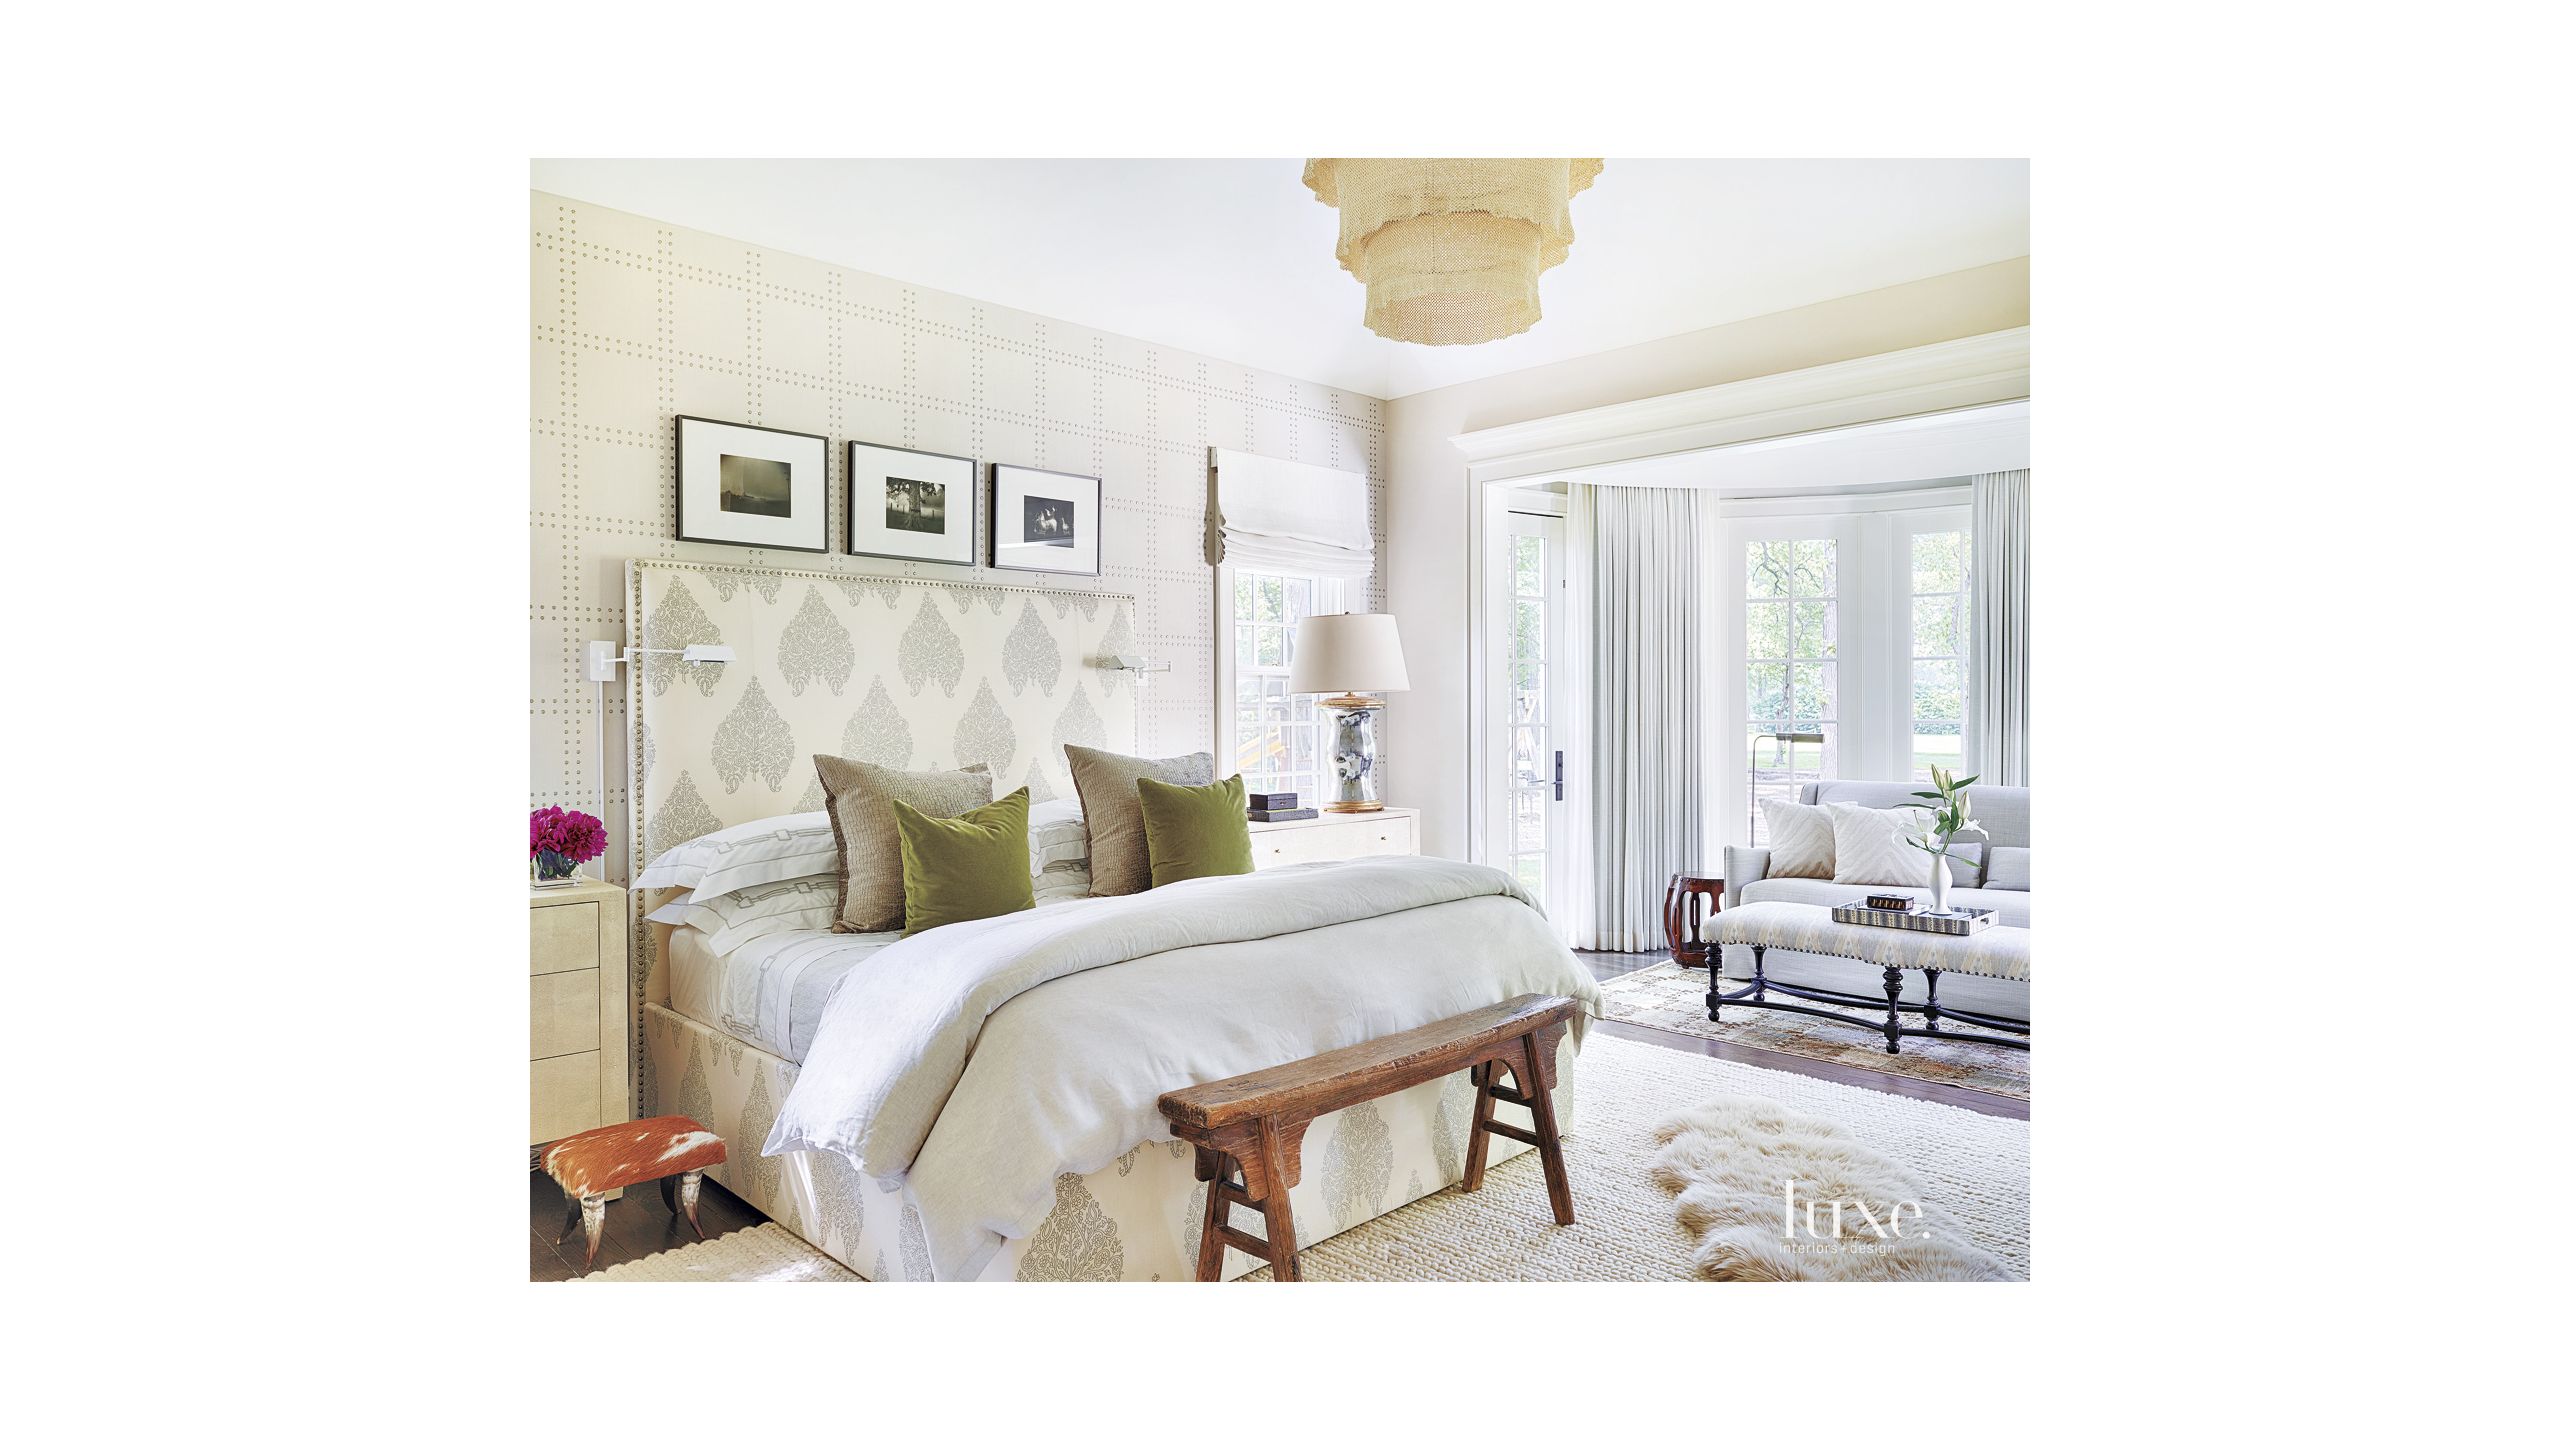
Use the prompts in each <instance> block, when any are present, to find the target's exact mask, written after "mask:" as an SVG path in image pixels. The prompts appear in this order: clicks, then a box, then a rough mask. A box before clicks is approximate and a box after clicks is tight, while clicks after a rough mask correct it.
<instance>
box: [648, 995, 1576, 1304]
mask: <svg viewBox="0 0 2560 1440" xmlns="http://www.w3.org/2000/svg"><path fill="white" fill-rule="evenodd" d="M641 1031H642V1034H641V1043H642V1044H643V1045H644V1046H646V1047H647V1050H648V1065H647V1067H646V1073H647V1075H648V1077H649V1084H648V1091H649V1093H647V1094H645V1095H643V1096H642V1104H643V1108H644V1109H645V1111H646V1113H648V1114H651V1115H665V1114H669V1113H673V1112H676V1111H681V1112H683V1113H684V1114H687V1115H690V1116H692V1117H693V1118H694V1119H696V1120H698V1121H700V1122H702V1123H703V1124H705V1125H708V1126H710V1127H711V1128H712V1129H713V1130H716V1131H718V1132H719V1134H720V1138H721V1139H723V1140H725V1141H727V1142H728V1146H729V1156H730V1158H729V1161H728V1163H727V1164H725V1165H716V1166H713V1167H712V1168H711V1169H710V1170H709V1171H707V1172H705V1173H707V1174H709V1175H710V1176H711V1177H712V1178H713V1179H714V1180H717V1181H719V1182H720V1184H722V1185H723V1186H726V1187H727V1188H728V1189H730V1190H731V1191H733V1192H735V1193H736V1194H737V1195H738V1196H739V1197H740V1198H742V1199H744V1200H746V1201H747V1202H748V1203H749V1204H751V1205H753V1206H755V1207H756V1208H757V1209H759V1210H762V1211H763V1212H764V1213H765V1214H766V1215H768V1216H770V1217H771V1218H772V1219H774V1220H775V1221H777V1222H779V1223H781V1224H782V1225H784V1226H786V1227H788V1228H789V1229H790V1230H792V1231H793V1232H794V1233H796V1234H798V1235H799V1236H801V1237H802V1238H803V1239H806V1240H807V1241H808V1242H809V1243H810V1244H812V1245H815V1246H817V1247H818V1248H819V1249H821V1250H824V1251H826V1252H827V1253H828V1254H829V1255H832V1256H834V1257H835V1258H836V1259H838V1260H841V1261H843V1262H844V1263H845V1264H847V1265H849V1266H851V1267H853V1269H854V1271H855V1272H856V1273H857V1274H860V1275H862V1276H863V1277H864V1278H866V1279H871V1280H930V1279H933V1278H934V1275H933V1266H932V1262H931V1261H930V1260H929V1259H928V1257H927V1256H926V1254H925V1243H924V1225H923V1222H922V1220H921V1219H920V1218H919V1217H918V1215H917V1214H916V1210H915V1206H914V1203H913V1201H912V1199H911V1197H909V1196H908V1195H907V1193H906V1192H905V1190H904V1189H903V1188H902V1187H900V1186H899V1185H897V1184H896V1183H895V1182H892V1181H884V1180H877V1179H874V1178H872V1177H871V1176H868V1175H864V1174H862V1173H860V1172H858V1171H856V1170H855V1169H854V1168H853V1166H852V1164H851V1163H850V1162H848V1161H847V1160H845V1159H844V1158H843V1157H842V1156H839V1155H835V1154H831V1153H827V1152H824V1151H798V1152H794V1153H791V1154H785V1155H776V1156H770V1157H768V1156H764V1155H760V1154H759V1153H757V1152H759V1151H760V1150H762V1149H763V1148H764V1140H765V1135H766V1132H768V1131H769V1130H771V1129H772V1128H773V1120H774V1116H775V1115H776V1114H777V1113H779V1112H780V1110H781V1108H782V1097H783V1096H784V1095H785V1094H786V1093H788V1092H789V1090H790V1088H791V1084H792V1081H793V1080H795V1079H797V1078H798V1076H799V1073H800V1067H799V1066H797V1065H794V1064H792V1063H791V1062H790V1061H788V1060H785V1059H783V1058H782V1057H781V1056H779V1055H775V1054H773V1053H771V1052H770V1051H766V1050H759V1049H757V1048H756V1047H755V1046H752V1045H749V1044H747V1043H746V1042H745V1041H743V1040H740V1039H737V1038H736V1037H734V1036H731V1035H726V1034H723V1033H721V1032H720V1031H718V1030H715V1029H712V1028H711V1027H709V1026H707V1025H704V1024H701V1023H700V1022H698V1021H695V1020H693V1019H690V1018H688V1017H686V1016H683V1015H678V1014H676V1013H675V1012H674V1011H672V1010H669V1009H667V1008H665V1007H664V1006H661V1005H655V1004H652V1005H648V1006H645V1007H643V1010H642V1016H641ZM1574 1049H1575V1047H1574V1046H1573V1045H1572V1044H1571V1043H1569V1042H1568V1043H1567V1045H1566V1046H1565V1048H1564V1050H1563V1052H1562V1054H1561V1055H1560V1056H1559V1057H1558V1065H1559V1074H1558V1077H1557V1079H1558V1085H1557V1096H1556V1101H1557V1105H1556V1121H1557V1124H1558V1125H1559V1126H1560V1127H1561V1128H1562V1129H1564V1130H1566V1131H1567V1132H1570V1131H1571V1130H1572V1129H1573V1057H1574ZM670 1087H672V1088H670ZM1473 1103H1474V1091H1473V1090H1472V1089H1470V1088H1469V1086H1468V1084H1467V1077H1466V1076H1464V1075H1452V1076H1449V1077H1447V1078H1445V1079H1441V1080H1434V1081H1429V1082H1427V1083H1425V1084H1421V1085H1417V1086H1415V1087H1414V1088H1412V1089H1410V1090H1405V1091H1401V1092H1399V1093H1397V1094H1394V1095H1390V1096H1388V1097H1386V1098H1385V1099H1383V1100H1375V1101H1371V1102H1370V1103H1368V1104H1365V1105H1357V1106H1354V1107H1352V1108H1351V1109H1349V1110H1345V1111H1342V1112H1340V1113H1338V1114H1333V1115H1327V1116H1324V1117H1323V1118H1321V1119H1319V1120H1317V1121H1316V1122H1315V1124H1314V1125H1313V1126H1312V1127H1310V1128H1309V1129H1308V1131H1307V1138H1306V1145H1305V1149H1304V1151H1303V1152H1302V1153H1303V1155H1304V1157H1305V1158H1304V1162H1303V1166H1302V1172H1301V1178H1300V1181H1299V1183H1298V1185H1297V1187H1296V1188H1295V1189H1293V1190H1291V1191H1290V1192H1289V1201H1290V1205H1291V1207H1292V1209H1293V1210H1294V1212H1295V1214H1296V1217H1297V1222H1298V1243H1299V1245H1300V1246H1301V1247H1305V1246H1308V1245H1313V1244H1315V1243H1316V1242H1317V1241H1320V1240H1324V1239H1327V1238H1330V1237H1331V1236H1334V1235H1338V1234H1340V1233H1341V1232H1343V1231H1345V1230H1348V1229H1350V1228H1351V1227H1352V1226H1354V1225H1358V1224H1361V1223H1363V1222H1365V1221H1368V1220H1372V1219H1375V1218H1376V1217H1378V1216H1380V1215H1383V1214H1385V1213H1386V1212H1387V1211H1389V1210H1393V1209H1395V1208H1396V1207H1398V1206H1400V1205H1404V1204H1407V1203H1409V1202H1411V1201H1414V1200H1419V1199H1421V1198H1422V1197H1423V1196H1425V1195H1429V1194H1431V1193H1433V1192H1435V1191H1438V1190H1440V1189H1443V1188H1445V1187H1447V1186H1450V1185H1454V1184H1456V1183H1457V1180H1458V1174H1459V1171H1460V1170H1461V1169H1462V1168H1464V1166H1465V1164H1466V1158H1467V1123H1468V1120H1469V1119H1470V1115H1471V1110H1472V1106H1473ZM928 1143H930V1142H928ZM1526 1148H1527V1147H1526V1146H1523V1145H1521V1144H1520V1143H1519V1142H1517V1141H1514V1140H1506V1139H1502V1138H1500V1137H1496V1138H1495V1139H1494V1140H1493V1150H1492V1159H1493V1160H1494V1161H1496V1162H1499V1161H1502V1160H1507V1159H1509V1158H1510V1157H1512V1156H1514V1155H1517V1154H1520V1153H1522V1152H1523V1151H1524V1150H1525V1149H1526ZM1206 1198H1207V1187H1206V1186H1204V1185H1203V1184H1201V1183H1200V1182H1199V1181H1197V1180H1195V1179H1193V1178H1192V1176H1191V1147H1189V1146H1187V1145H1185V1144H1183V1143H1182V1142H1181V1141H1178V1140H1169V1141H1165V1142H1163V1143H1149V1144H1145V1145H1141V1146H1139V1147H1138V1148H1136V1149H1134V1150H1132V1151H1130V1152H1129V1153H1128V1154H1126V1155H1123V1156H1121V1157H1120V1158H1119V1159H1118V1160H1117V1161H1114V1162H1113V1163H1112V1164H1110V1165H1108V1166H1106V1167H1104V1168H1103V1169H1101V1170H1098V1171H1095V1172H1094V1173H1093V1174H1090V1175H1061V1176H1059V1177H1058V1193H1057V1201H1056V1204H1055V1205H1054V1206H1052V1207H1051V1209H1050V1211H1049V1213H1048V1214H1047V1215H1046V1216H1043V1217H1042V1218H1041V1221H1040V1224H1039V1225H1038V1227H1037V1228H1035V1229H1034V1230H1033V1231H1032V1233H1031V1234H1030V1235H1028V1236H1025V1237H1021V1238H1017V1239H1010V1240H1007V1241H1006V1242H1005V1243H1004V1246H1003V1248H1002V1249H1000V1250H998V1251H997V1252H996V1258H995V1260H994V1261H993V1262H992V1263H991V1264H989V1265H988V1266H987V1268H986V1269H985V1271H984V1272H982V1273H981V1274H980V1275H979V1277H978V1278H979V1279H982V1280H1188V1279H1190V1278H1191V1273H1192V1266H1193V1263H1194V1261H1195V1260H1196V1259H1197V1258H1198V1256H1199V1253H1200V1210H1201V1207H1202V1205H1203V1203H1204V1202H1205V1200H1206ZM1234 1223H1235V1224H1237V1226H1238V1227H1239V1228H1242V1229H1245V1230H1248V1231H1252V1232H1253V1233H1256V1234H1259V1233H1260V1226H1261V1217H1260V1216H1258V1215H1255V1214H1254V1213H1253V1212H1251V1211H1249V1210H1241V1209H1240V1210H1238V1211H1236V1212H1235V1216H1234ZM1261 1265H1262V1262H1261V1261H1259V1260H1256V1259H1254V1258H1253V1257H1252V1256H1249V1255H1246V1254H1244V1253H1242V1252H1240V1251H1235V1250H1230V1251H1228V1252H1227V1270H1226V1274H1227V1278H1228V1279H1230V1280H1232V1279H1234V1278H1235V1277H1236V1276H1238V1275H1242V1274H1246V1273H1248V1272H1249V1271H1252V1270H1256V1269H1259V1268H1261Z"/></svg>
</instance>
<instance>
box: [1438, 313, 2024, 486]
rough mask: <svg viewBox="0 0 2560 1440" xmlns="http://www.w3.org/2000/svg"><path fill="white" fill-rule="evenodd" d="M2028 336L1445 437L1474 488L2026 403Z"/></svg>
mask: <svg viewBox="0 0 2560 1440" xmlns="http://www.w3.org/2000/svg"><path fill="white" fill-rule="evenodd" d="M2027 329H2028V327H2026V326H2024V325H2021V326H2018V327H2017V328H2015V329H2011V330H1995V331H1992V332H1990V333H1989V334H1985V335H1973V336H1968V337H1966V338H1964V339H1961V340H1948V341H1943V342H1941V343H1939V344H1936V345H1921V346H1915V347H1913V348H1912V349H1909V350H1895V351H1890V352H1887V353H1886V354H1882V355H1869V356H1865V357H1862V358H1860V359H1856V360H1843V361H1840V362H1838V363H1836V364H1831V365H1817V366H1814V367H1812V368H1810V369H1805V370H1788V371H1783V372H1781V373H1779V374H1776V375H1762V376H1757V377H1755V378H1753V379H1749V380H1736V381H1734V382H1732V383H1730V384H1726V385H1710V386H1707V387H1705V388H1703V389H1697V390H1684V391H1681V392H1679V393H1677V394H1673V395H1656V396H1652V397H1649V398H1647V399H1643V400H1629V401H1626V402H1624V403H1623V404H1618V405H1603V406H1600V407H1598V408H1596V409H1591V410H1576V411H1572V412H1570V413H1567V414H1563V415H1549V416H1544V417H1541V418H1539V419H1536V420H1523V421H1521V422H1519V423H1517V424H1513V425H1498V426H1494V427H1491V428H1489V429H1484V430H1470V431H1468V432H1467V433H1465V434H1463V435H1456V436H1452V437H1450V442H1449V443H1450V444H1452V445H1454V446H1455V447H1457V451H1458V454H1459V456H1460V457H1461V458H1462V459H1463V460H1465V462H1466V464H1467V471H1468V475H1469V478H1470V479H1472V480H1474V481H1475V482H1477V483H1479V484H1491V483H1497V482H1502V481H1509V480H1518V479H1525V478H1528V477H1531V476H1537V477H1541V478H1546V479H1561V478H1568V477H1569V476H1570V475H1571V474H1572V473H1573V472H1575V471H1582V470H1591V469H1595V468H1599V467H1602V466H1610V465H1622V464H1624V463H1626V462H1628V461H1631V460H1645V459H1650V458H1653V457H1656V456H1663V455H1673V454H1678V453H1680V452H1683V451H1695V450H1703V449H1709V448H1712V447H1715V446H1720V445H1733V444H1738V443H1742V442H1747V441H1753V440H1767V439H1771V438H1774V437H1778V436H1784V435H1798V434H1804V433H1807V432H1811V431H1816V430H1831V429H1837V428H1839V427H1841V426H1844V425H1863V424H1868V423H1872V422H1874V421H1878V420H1889V419H1894V418H1897V417H1901V416H1909V415H1924V414H1929V413H1932V412H1936V411H1942V410H1961V409H1967V408H1970V407H1974V406H1980V405H1994V404H1998V403H2000V402H2003V401H2011V400H2022V399H2025V398H2026V396H2027Z"/></svg>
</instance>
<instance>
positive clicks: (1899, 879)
mask: <svg viewBox="0 0 2560 1440" xmlns="http://www.w3.org/2000/svg"><path fill="white" fill-rule="evenodd" d="M1822 808H1823V809H1825V810H1828V811H1830V812H1831V838H1832V845H1833V848H1834V851H1835V853H1836V855H1837V857H1838V858H1837V865H1836V868H1835V869H1834V870H1833V872H1832V876H1831V878H1832V879H1833V880H1835V881H1837V882H1839V883H1840V884H1843V885H1926V884H1928V883H1929V853H1928V852H1927V851H1925V850H1922V849H1920V848H1919V847H1918V846H1916V845H1913V844H1910V843H1909V842H1910V841H1912V840H1925V839H1927V838H1928V835H1929V819H1928V812H1927V811H1924V810H1905V809H1901V808H1898V807H1897V808H1895V809H1891V810H1870V809H1868V808H1867V807H1866V806H1864V805H1850V804H1845V803H1844V804H1831V805H1825V806H1823V807H1822ZM1950 865H1951V866H1952V862H1950ZM1773 873H1774V872H1773Z"/></svg>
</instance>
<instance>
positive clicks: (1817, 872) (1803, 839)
mask: <svg viewBox="0 0 2560 1440" xmlns="http://www.w3.org/2000/svg"><path fill="white" fill-rule="evenodd" d="M1760 815H1761V818H1763V819H1765V820H1767V821H1768V822H1769V878H1770V879H1772V880H1786V879H1807V880H1828V879H1830V878H1831V870H1832V854H1833V851H1832V840H1831V817H1830V816H1829V815H1827V814H1824V813H1823V807H1821V806H1819V805H1797V804H1794V803H1792V802H1790V801H1786V800H1763V801H1761V802H1760Z"/></svg>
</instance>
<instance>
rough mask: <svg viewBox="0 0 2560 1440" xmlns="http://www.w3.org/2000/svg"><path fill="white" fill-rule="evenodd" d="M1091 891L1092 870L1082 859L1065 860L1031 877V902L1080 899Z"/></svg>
mask: <svg viewBox="0 0 2560 1440" xmlns="http://www.w3.org/2000/svg"><path fill="white" fill-rule="evenodd" d="M1092 893H1093V871H1092V870H1090V869H1088V868H1086V866H1085V862H1084V861H1082V860H1065V861H1061V862H1059V863H1058V864H1055V865H1052V866H1050V867H1049V868H1048V869H1046V870H1043V871H1041V872H1039V873H1038V874H1036V875H1033V876H1032V877H1031V903H1032V904H1034V905H1046V904H1048V903H1049V902H1050V901H1052V900H1082V899H1084V898H1085V897H1086V896H1088V895H1091V894H1092Z"/></svg>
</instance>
